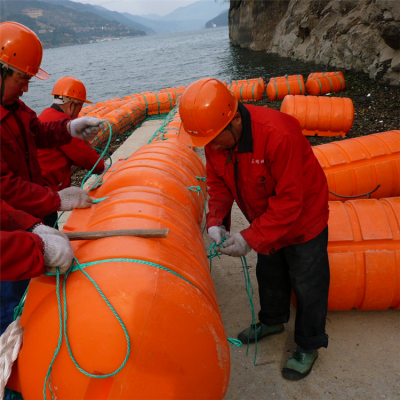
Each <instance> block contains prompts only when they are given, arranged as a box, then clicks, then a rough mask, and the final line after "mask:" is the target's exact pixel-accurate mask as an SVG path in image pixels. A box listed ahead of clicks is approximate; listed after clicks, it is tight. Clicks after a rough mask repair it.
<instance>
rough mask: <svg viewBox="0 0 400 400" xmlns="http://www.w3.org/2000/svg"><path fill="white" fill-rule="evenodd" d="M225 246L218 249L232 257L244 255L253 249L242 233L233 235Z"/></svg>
mask: <svg viewBox="0 0 400 400" xmlns="http://www.w3.org/2000/svg"><path fill="white" fill-rule="evenodd" d="M223 246H224V247H217V248H216V250H217V251H218V252H220V253H222V254H226V255H227V256H232V257H243V256H245V255H246V254H247V253H248V252H249V251H250V250H251V247H250V246H249V244H248V243H247V242H246V240H245V239H244V237H243V236H242V235H241V234H240V233H235V234H234V235H232V236H231V237H230V238H229V239H228V240H227V241H226V242H225V243H224V245H223Z"/></svg>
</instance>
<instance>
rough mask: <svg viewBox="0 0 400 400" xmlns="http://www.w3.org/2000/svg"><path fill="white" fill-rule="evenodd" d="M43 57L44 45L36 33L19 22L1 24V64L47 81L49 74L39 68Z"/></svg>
mask: <svg viewBox="0 0 400 400" xmlns="http://www.w3.org/2000/svg"><path fill="white" fill-rule="evenodd" d="M42 57H43V48H42V43H40V40H39V38H38V37H37V36H36V33H35V32H33V31H32V30H31V29H29V28H27V27H26V26H24V25H21V24H18V23H17V22H10V21H7V22H2V23H1V24H0V63H1V64H4V65H6V66H9V67H10V68H11V69H17V70H19V71H22V72H25V73H27V74H29V75H32V76H36V78H39V79H42V80H46V79H49V74H48V73H47V72H46V71H43V70H42V69H41V68H39V67H40V63H41V62H42Z"/></svg>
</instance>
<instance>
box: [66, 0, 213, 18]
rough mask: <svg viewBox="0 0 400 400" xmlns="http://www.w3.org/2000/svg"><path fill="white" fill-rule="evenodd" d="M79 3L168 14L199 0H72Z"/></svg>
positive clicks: (139, 12)
mask: <svg viewBox="0 0 400 400" xmlns="http://www.w3.org/2000/svg"><path fill="white" fill-rule="evenodd" d="M72 1H76V2H79V3H89V4H92V5H99V6H102V7H104V8H107V9H109V10H111V11H118V12H128V13H130V14H136V15H142V14H157V15H161V16H163V15H167V14H169V13H170V12H171V11H174V10H175V9H177V8H178V7H184V6H187V5H189V4H191V3H195V2H196V1H198V0H173V1H171V0H72ZM219 1H220V0H219Z"/></svg>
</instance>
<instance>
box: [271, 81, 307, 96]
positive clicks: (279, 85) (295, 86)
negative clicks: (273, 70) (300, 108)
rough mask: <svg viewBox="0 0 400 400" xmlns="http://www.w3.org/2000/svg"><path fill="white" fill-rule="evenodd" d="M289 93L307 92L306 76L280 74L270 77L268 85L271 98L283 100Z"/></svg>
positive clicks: (300, 93) (299, 93)
mask: <svg viewBox="0 0 400 400" xmlns="http://www.w3.org/2000/svg"><path fill="white" fill-rule="evenodd" d="M289 94H291V95H302V94H305V86H304V78H303V76H302V75H290V76H280V77H276V78H271V79H270V81H269V83H268V85H267V95H268V99H269V100H271V101H273V100H281V99H283V98H284V97H285V96H287V95H289Z"/></svg>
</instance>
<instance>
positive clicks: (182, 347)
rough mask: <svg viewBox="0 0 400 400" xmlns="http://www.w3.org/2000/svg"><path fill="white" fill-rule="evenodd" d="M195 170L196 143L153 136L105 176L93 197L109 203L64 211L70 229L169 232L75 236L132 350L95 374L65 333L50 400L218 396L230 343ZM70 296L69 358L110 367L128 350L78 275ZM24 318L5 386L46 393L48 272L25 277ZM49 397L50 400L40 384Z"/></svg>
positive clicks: (54, 319) (52, 305) (55, 318)
mask: <svg viewBox="0 0 400 400" xmlns="http://www.w3.org/2000/svg"><path fill="white" fill-rule="evenodd" d="M196 176H199V177H201V176H203V177H204V176H205V168H204V165H203V164H202V162H201V161H200V159H199V158H198V156H197V155H196V154H195V153H194V152H193V151H192V150H190V149H189V148H188V147H186V146H184V145H181V144H179V143H172V142H159V143H152V144H149V145H147V146H144V147H142V148H141V149H140V150H139V151H138V152H136V153H134V154H133V155H132V156H131V157H129V158H128V159H127V160H124V161H121V162H120V163H118V165H116V166H115V170H114V171H113V172H109V173H107V175H106V176H105V177H104V179H105V182H104V184H103V185H102V186H101V187H100V188H99V189H98V190H97V191H95V192H93V195H94V197H95V198H105V199H104V200H103V201H102V202H100V203H98V204H94V205H93V206H92V207H91V208H89V209H81V210H74V211H73V212H72V213H71V216H70V218H69V219H68V221H67V223H66V225H65V230H66V231H75V232H76V231H104V230H113V229H127V228H130V229H135V228H138V229H139V228H143V229H153V228H154V229H160V228H161V229H164V228H168V229H169V234H168V237H167V238H164V239H144V238H138V237H111V238H104V239H99V240H95V241H74V242H73V243H72V246H73V248H74V253H75V257H76V258H77V259H78V260H79V262H80V263H90V262H92V261H96V260H99V261H100V260H103V262H102V263H97V264H95V265H91V266H87V267H86V268H85V272H87V273H88V274H89V275H90V276H91V277H92V278H93V279H94V281H95V282H96V283H97V285H98V286H99V287H100V288H101V290H102V291H103V293H104V295H105V296H106V297H107V299H108V300H109V302H110V303H111V304H112V305H113V307H114V308H115V310H116V312H117V314H118V315H119V317H120V318H121V320H122V321H123V323H124V325H125V327H126V329H127V332H128V335H129V338H130V343H131V349H130V356H129V358H128V360H127V362H126V364H125V366H124V367H123V368H122V369H121V370H120V371H119V372H118V373H117V374H115V375H114V376H111V377H108V378H105V379H96V378H94V377H89V376H86V375H84V374H83V373H81V372H80V371H79V370H78V369H77V368H76V366H75V365H74V364H73V362H72V360H71V358H70V355H69V353H68V349H67V346H66V342H65V337H64V338H63V342H62V344H61V348H60V351H59V353H58V356H57V358H56V359H55V362H54V365H53V368H52V372H51V386H52V389H53V392H54V395H55V396H56V397H57V399H59V400H69V399H75V400H79V399H96V400H100V399H101V400H106V399H113V400H118V399H121V400H122V399H132V400H141V399H145V398H147V399H164V400H168V399H170V400H172V399H195V398H198V399H209V400H211V399H213V400H214V399H215V400H218V399H223V398H224V396H225V394H226V391H227V387H228V382H229V374H230V355H229V347H228V342H227V339H226V334H225V331H224V327H223V323H222V318H221V314H220V310H219V305H218V299H217V296H216V293H215V289H214V286H213V282H212V278H211V274H210V270H209V266H208V259H207V254H206V251H205V248H204V243H203V238H202V233H201V230H200V227H199V224H200V221H201V219H202V216H203V212H204V200H203V199H202V195H200V196H199V195H198V193H197V192H196V191H191V190H189V189H188V187H201V188H202V190H203V191H204V193H206V192H205V190H206V187H205V182H203V181H201V180H198V179H197V178H196ZM123 260H125V261H123ZM66 298H67V311H68V325H67V332H68V338H69V343H70V346H71V350H72V352H73V354H74V357H75V359H76V361H77V362H78V364H79V365H80V366H81V367H82V368H84V369H85V370H86V371H88V372H90V373H91V374H94V375H98V376H104V375H106V374H110V373H112V372H113V371H115V370H116V369H117V368H118V367H119V366H120V365H121V364H122V361H123V360H124V357H126V354H127V341H126V338H125V335H124V331H123V330H122V328H121V326H120V324H119V323H118V321H117V319H116V317H115V316H114V315H113V313H112V312H111V311H110V309H109V308H108V307H107V305H106V304H105V302H104V300H103V299H102V298H101V296H100V294H99V293H98V291H97V290H96V288H95V287H94V286H93V285H92V284H91V283H90V281H89V280H88V279H87V277H85V276H84V274H83V273H82V272H81V271H79V270H78V271H75V272H72V273H71V274H70V275H69V276H68V279H67V280H66ZM20 323H21V325H22V326H23V327H24V338H23V340H24V345H23V348H22V349H21V351H20V353H19V358H18V365H17V367H16V368H14V374H13V375H14V376H13V379H12V380H11V382H15V381H16V377H15V375H16V374H18V376H17V378H18V380H19V385H20V391H21V393H22V396H23V398H25V399H39V398H43V385H44V380H45V377H46V374H47V371H48V368H49V365H50V362H51V360H52V358H53V354H54V351H55V349H56V347H57V341H58V333H59V329H60V322H59V312H58V305H57V297H56V279H55V278H54V277H49V276H41V277H39V278H35V279H32V280H31V283H30V285H29V290H28V294H27V298H26V303H25V308H24V311H23V314H22V318H21V322H20ZM188 332H190V334H188ZM205 382H206V384H205ZM46 395H47V398H48V399H50V398H51V394H50V391H49V389H48V388H47V389H46Z"/></svg>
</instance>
